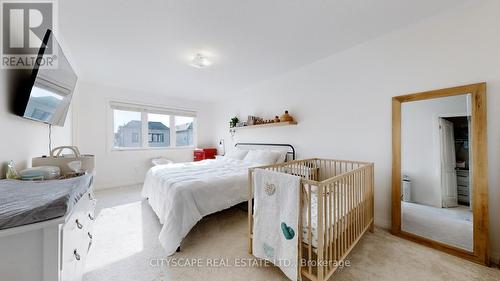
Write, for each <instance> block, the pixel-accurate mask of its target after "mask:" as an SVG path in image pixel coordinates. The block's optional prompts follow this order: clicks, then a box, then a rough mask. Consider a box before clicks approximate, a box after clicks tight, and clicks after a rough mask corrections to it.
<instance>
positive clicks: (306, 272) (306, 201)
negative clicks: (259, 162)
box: [248, 158, 374, 281]
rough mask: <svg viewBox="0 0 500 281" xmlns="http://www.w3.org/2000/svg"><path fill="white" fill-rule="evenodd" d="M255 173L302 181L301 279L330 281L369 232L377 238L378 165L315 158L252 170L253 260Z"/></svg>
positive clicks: (250, 228) (299, 262)
mask: <svg viewBox="0 0 500 281" xmlns="http://www.w3.org/2000/svg"><path fill="white" fill-rule="evenodd" d="M255 169H266V170H271V171H276V172H281V173H287V174H292V175H296V176H300V177H302V180H301V193H300V209H301V212H299V214H300V215H299V228H300V231H297V232H298V233H299V237H298V239H299V240H298V241H302V243H299V244H300V245H298V247H299V248H298V253H299V256H298V261H297V262H298V264H299V265H300V274H301V275H302V276H301V277H306V278H307V279H309V280H313V281H316V280H318V281H323V280H328V279H329V278H330V277H331V276H332V274H333V273H334V272H335V270H336V269H337V268H338V267H339V265H341V264H342V262H343V261H344V259H345V258H346V257H347V255H348V254H349V252H350V251H351V250H352V249H353V247H354V246H355V245H356V243H357V242H358V241H359V240H360V238H361V237H362V236H363V234H364V233H365V232H366V231H367V230H370V231H371V232H373V205H374V204H373V186H374V176H373V175H374V165H373V163H366V162H356V161H343V160H327V159H316V158H315V159H306V160H297V161H292V162H285V163H283V164H277V165H270V166H263V167H256V168H251V169H249V173H248V181H249V194H248V196H249V198H248V199H249V200H248V210H249V212H248V227H249V248H248V250H249V253H250V254H252V237H253V235H252V229H253V207H252V206H253V204H252V200H253V188H252V186H253V183H252V179H253V171H254V170H255ZM318 198H321V200H318ZM314 214H317V216H314ZM313 226H314V227H313ZM318 234H321V235H318Z"/></svg>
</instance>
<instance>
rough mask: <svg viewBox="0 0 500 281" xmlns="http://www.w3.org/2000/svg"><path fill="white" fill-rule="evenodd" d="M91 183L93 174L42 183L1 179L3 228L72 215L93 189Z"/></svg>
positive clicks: (0, 214) (1, 218)
mask: <svg viewBox="0 0 500 281" xmlns="http://www.w3.org/2000/svg"><path fill="white" fill-rule="evenodd" d="M92 180H93V177H92V175H83V176H80V177H76V178H71V179H65V180H49V181H39V182H26V181H18V180H0V229H7V228H12V227H17V226H22V225H27V224H32V223H37V222H42V221H46V220H51V219H55V218H58V217H62V216H65V215H66V214H69V213H71V211H72V210H73V207H74V206H75V205H76V203H77V202H78V200H79V199H80V198H81V197H82V196H83V195H84V194H85V193H86V192H87V191H88V190H89V189H90V187H91V186H92Z"/></svg>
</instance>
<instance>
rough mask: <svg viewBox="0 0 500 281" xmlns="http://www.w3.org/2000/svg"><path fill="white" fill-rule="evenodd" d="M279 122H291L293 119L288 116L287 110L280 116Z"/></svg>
mask: <svg viewBox="0 0 500 281" xmlns="http://www.w3.org/2000/svg"><path fill="white" fill-rule="evenodd" d="M280 121H281V122H292V121H293V117H292V116H290V114H288V110H285V114H283V115H281V118H280Z"/></svg>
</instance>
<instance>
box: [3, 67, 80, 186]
mask: <svg viewBox="0 0 500 281" xmlns="http://www.w3.org/2000/svg"><path fill="white" fill-rule="evenodd" d="M19 73H20V72H19V71H14V70H5V69H2V70H0V132H2V134H1V145H0V163H1V165H0V166H1V167H0V178H4V177H5V169H4V168H5V165H4V164H5V163H6V162H8V161H10V160H14V162H16V164H17V165H16V168H17V169H18V170H21V169H25V168H26V167H29V166H31V158H33V157H37V156H41V155H47V154H48V153H49V148H48V146H49V140H48V134H49V129H48V125H45V124H42V123H38V122H35V121H31V120H27V119H24V118H21V117H18V116H17V115H14V114H12V113H10V110H9V105H10V102H11V100H12V98H13V96H14V95H15V88H16V87H17V83H19V81H17V80H18V77H17V76H18V74H19ZM71 130H72V128H71V110H70V112H69V113H68V117H67V119H66V123H65V126H64V127H52V145H53V147H56V146H61V145H71V143H72V136H71Z"/></svg>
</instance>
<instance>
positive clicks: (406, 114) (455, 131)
mask: <svg viewBox="0 0 500 281" xmlns="http://www.w3.org/2000/svg"><path fill="white" fill-rule="evenodd" d="M470 101H471V95H470V94H464V95H458V96H451V97H445V98H436V99H430V100H422V101H414V102H405V103H403V104H402V107H401V169H402V170H401V179H402V183H401V220H402V221H401V228H402V230H403V231H405V232H409V233H412V234H416V235H418V236H422V237H425V238H429V239H431V240H435V241H438V242H442V243H445V244H448V245H452V246H455V247H458V248H462V249H465V250H468V251H472V250H473V237H472V235H473V227H472V223H473V215H472V190H471V187H472V186H471V178H472V177H471V173H472V169H471V167H472V162H471V161H472V154H471V149H469V148H470V147H471V110H470V104H471V103H470Z"/></svg>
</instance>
